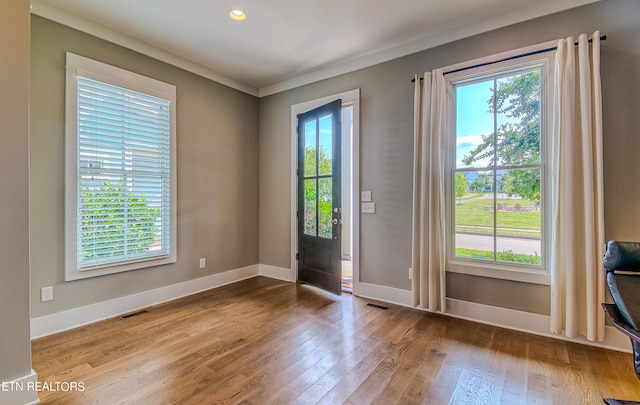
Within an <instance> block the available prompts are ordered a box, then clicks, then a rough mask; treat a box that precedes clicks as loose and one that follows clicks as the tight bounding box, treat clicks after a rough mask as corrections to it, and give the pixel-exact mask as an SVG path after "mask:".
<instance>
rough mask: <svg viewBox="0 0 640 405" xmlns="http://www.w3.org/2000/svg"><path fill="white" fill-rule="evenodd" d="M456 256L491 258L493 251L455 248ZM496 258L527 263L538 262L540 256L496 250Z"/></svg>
mask: <svg viewBox="0 0 640 405" xmlns="http://www.w3.org/2000/svg"><path fill="white" fill-rule="evenodd" d="M456 256H457V257H466V258H470V259H485V260H493V252H489V251H486V250H476V249H465V248H456ZM496 256H497V257H496V260H497V261H499V262H512V263H527V264H540V263H541V258H540V256H537V255H525V254H521V253H513V252H511V251H507V252H497V253H496Z"/></svg>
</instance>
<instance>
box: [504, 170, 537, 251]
mask: <svg viewBox="0 0 640 405" xmlns="http://www.w3.org/2000/svg"><path fill="white" fill-rule="evenodd" d="M499 180H500V181H499V187H500V188H499V189H498V195H497V197H498V198H497V202H498V204H497V205H498V211H496V233H497V240H496V245H497V246H496V255H497V260H498V261H503V262H512V263H528V264H540V263H541V250H542V241H541V238H540V229H541V215H542V206H541V205H540V169H517V170H515V169H514V170H505V171H502V173H500V174H499Z"/></svg>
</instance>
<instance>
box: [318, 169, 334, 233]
mask: <svg viewBox="0 0 640 405" xmlns="http://www.w3.org/2000/svg"><path fill="white" fill-rule="evenodd" d="M318 182H319V184H320V193H319V196H318V222H319V224H318V225H319V228H320V229H319V232H318V234H319V235H320V236H322V237H323V238H331V237H332V236H333V234H332V229H333V224H332V223H331V220H332V217H333V215H332V213H331V210H332V208H333V207H332V206H333V203H332V194H333V193H332V185H333V180H332V179H331V178H330V177H329V178H323V179H319V180H318Z"/></svg>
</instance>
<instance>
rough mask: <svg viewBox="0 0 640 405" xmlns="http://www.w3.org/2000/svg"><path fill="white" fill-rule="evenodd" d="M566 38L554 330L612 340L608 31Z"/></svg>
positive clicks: (557, 111) (554, 186) (556, 117)
mask: <svg viewBox="0 0 640 405" xmlns="http://www.w3.org/2000/svg"><path fill="white" fill-rule="evenodd" d="M591 39H592V41H593V42H592V44H591V46H590V45H589V43H588V41H589V38H588V37H587V35H585V34H582V35H580V37H579V38H578V46H577V47H576V46H575V45H574V43H575V40H574V38H566V39H563V40H560V41H559V42H558V50H557V55H556V65H555V75H554V76H555V79H556V80H555V83H554V84H553V85H554V86H555V88H554V92H553V93H554V95H555V97H554V102H553V113H552V117H551V119H552V120H553V121H552V124H553V130H552V134H551V139H550V142H549V152H550V154H549V156H550V160H549V168H550V178H549V180H550V183H551V184H550V186H551V188H550V190H551V191H550V192H551V196H550V197H551V199H550V200H551V207H550V212H551V216H552V217H551V224H552V225H551V233H550V237H551V252H550V253H551V255H550V260H551V261H550V264H551V332H552V333H556V334H564V335H566V336H567V337H576V336H577V335H579V334H580V335H584V336H586V338H587V339H588V340H590V341H602V340H604V313H603V310H602V308H601V307H600V303H602V302H604V270H603V268H602V256H603V254H604V243H605V241H604V207H603V179H602V165H603V163H602V95H601V87H600V32H598V31H597V32H595V33H594V34H593V36H592V37H591Z"/></svg>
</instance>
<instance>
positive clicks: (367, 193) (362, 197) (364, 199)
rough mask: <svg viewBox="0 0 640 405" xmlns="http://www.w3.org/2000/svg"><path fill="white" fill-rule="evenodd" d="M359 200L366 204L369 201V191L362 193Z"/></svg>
mask: <svg viewBox="0 0 640 405" xmlns="http://www.w3.org/2000/svg"><path fill="white" fill-rule="evenodd" d="M360 199H361V200H362V201H366V202H369V201H371V191H363V192H362V195H361V197H360Z"/></svg>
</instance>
